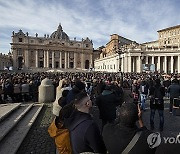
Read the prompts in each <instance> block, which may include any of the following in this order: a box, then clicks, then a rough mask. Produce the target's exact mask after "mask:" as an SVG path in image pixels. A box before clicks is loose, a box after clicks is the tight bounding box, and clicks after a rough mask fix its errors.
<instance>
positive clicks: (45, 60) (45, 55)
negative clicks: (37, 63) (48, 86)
mask: <svg viewBox="0 0 180 154" xmlns="http://www.w3.org/2000/svg"><path fill="white" fill-rule="evenodd" d="M46 55H47V54H46V51H45V50H44V67H46Z"/></svg>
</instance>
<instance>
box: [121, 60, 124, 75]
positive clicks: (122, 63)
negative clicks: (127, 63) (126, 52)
mask: <svg viewBox="0 0 180 154" xmlns="http://www.w3.org/2000/svg"><path fill="white" fill-rule="evenodd" d="M121 66H122V67H121V72H124V57H122V61H121Z"/></svg>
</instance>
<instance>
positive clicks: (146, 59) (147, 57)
mask: <svg viewBox="0 0 180 154" xmlns="http://www.w3.org/2000/svg"><path fill="white" fill-rule="evenodd" d="M146 64H148V55H147V56H146Z"/></svg>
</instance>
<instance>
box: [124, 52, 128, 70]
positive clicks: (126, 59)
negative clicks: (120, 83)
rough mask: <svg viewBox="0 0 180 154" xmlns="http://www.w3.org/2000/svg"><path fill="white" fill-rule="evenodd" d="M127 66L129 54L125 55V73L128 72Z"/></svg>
mask: <svg viewBox="0 0 180 154" xmlns="http://www.w3.org/2000/svg"><path fill="white" fill-rule="evenodd" d="M127 66H128V57H127V55H125V57H124V72H125V73H127V72H128V68H127Z"/></svg>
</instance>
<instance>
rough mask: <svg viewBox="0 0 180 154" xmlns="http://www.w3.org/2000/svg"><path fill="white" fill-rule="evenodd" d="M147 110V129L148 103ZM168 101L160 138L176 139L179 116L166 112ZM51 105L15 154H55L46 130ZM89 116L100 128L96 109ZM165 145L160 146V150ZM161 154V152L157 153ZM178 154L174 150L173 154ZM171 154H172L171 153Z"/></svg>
mask: <svg viewBox="0 0 180 154" xmlns="http://www.w3.org/2000/svg"><path fill="white" fill-rule="evenodd" d="M146 107H147V110H146V111H145V112H143V115H142V116H143V121H144V124H145V125H146V127H147V128H148V129H149V128H150V125H149V117H150V109H149V101H147V103H146ZM168 107H169V101H168V100H166V101H165V111H164V116H165V124H164V131H163V132H162V133H161V137H176V136H177V135H178V134H179V133H180V116H176V117H175V116H172V114H169V112H168ZM51 110H52V105H45V106H44V107H43V109H42V112H41V113H40V115H39V117H38V119H37V120H36V122H35V123H34V125H33V126H32V128H31V129H30V132H29V133H28V135H27V137H26V138H25V140H24V141H23V143H22V145H21V147H20V148H19V150H18V152H17V154H36V153H37V154H46V153H47V154H54V153H55V145H54V141H53V139H52V138H51V137H50V136H49V134H48V132H47V129H48V126H49V124H50V123H51V121H52V119H53V116H52V112H51ZM91 114H92V115H93V116H94V119H95V121H96V122H97V124H98V126H99V127H100V128H101V120H100V119H99V112H98V108H97V107H93V109H92V112H91ZM158 127H159V116H158V112H156V115H155V130H154V131H155V132H156V131H159V130H158ZM164 146H166V145H162V146H161V149H162V148H164ZM174 147H175V148H176V147H177V148H179V149H180V144H176V145H175V146H174ZM159 153H161V152H159ZM176 153H179V151H178V152H177V151H176V150H175V151H174V154H176ZM171 154H173V152H171Z"/></svg>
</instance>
